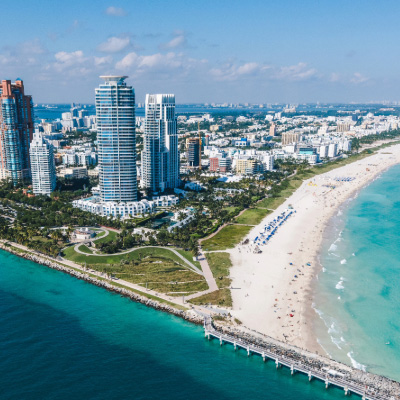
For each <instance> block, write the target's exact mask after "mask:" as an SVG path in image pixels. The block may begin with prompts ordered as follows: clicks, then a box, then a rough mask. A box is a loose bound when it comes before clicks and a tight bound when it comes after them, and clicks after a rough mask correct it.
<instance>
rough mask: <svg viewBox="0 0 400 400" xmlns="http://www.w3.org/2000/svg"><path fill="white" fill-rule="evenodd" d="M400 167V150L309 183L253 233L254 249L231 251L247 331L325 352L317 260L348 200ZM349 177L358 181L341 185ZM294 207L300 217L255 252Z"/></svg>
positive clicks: (239, 313)
mask: <svg viewBox="0 0 400 400" xmlns="http://www.w3.org/2000/svg"><path fill="white" fill-rule="evenodd" d="M397 163H400V145H394V146H391V147H388V148H385V149H382V150H380V151H379V152H378V153H376V154H374V155H372V156H369V157H366V158H364V159H362V160H360V161H355V162H354V163H351V164H348V165H346V166H343V167H340V168H337V169H334V170H332V171H330V172H327V173H325V174H322V175H318V176H316V177H314V178H312V179H309V180H306V181H304V183H303V184H302V186H301V187H300V188H299V189H298V190H297V191H296V192H295V193H294V194H293V195H292V196H291V197H290V198H289V199H287V200H286V201H285V202H284V203H283V204H282V205H281V206H280V207H278V209H277V210H276V211H274V212H273V213H272V214H270V215H268V216H267V217H266V218H265V219H264V220H263V221H262V222H261V223H260V224H259V225H258V226H256V227H255V228H253V229H252V230H251V231H250V233H249V234H248V235H247V237H246V238H249V240H250V244H248V245H238V246H236V247H235V248H234V249H232V250H230V251H229V252H230V254H231V259H232V264H233V267H232V268H231V278H232V287H233V288H234V289H232V297H233V311H232V314H233V315H234V316H235V317H237V318H238V319H240V320H241V321H242V323H243V325H244V326H245V327H247V328H250V329H253V330H256V331H258V332H261V333H263V334H267V335H269V336H272V337H274V338H277V339H280V340H283V341H287V342H288V343H291V344H294V345H296V346H298V347H300V348H304V349H307V350H310V351H314V352H315V351H318V352H319V353H320V354H321V353H323V350H322V348H320V346H319V345H318V343H317V341H316V338H315V335H314V334H313V332H312V325H313V324H312V321H313V318H315V317H316V314H315V312H314V310H313V309H312V307H311V304H312V297H311V285H312V281H313V278H314V277H315V275H316V274H317V273H318V272H319V268H320V266H319V265H318V263H317V262H316V260H317V256H318V252H319V251H320V246H321V242H322V238H323V233H324V229H325V228H326V227H327V224H328V223H329V220H330V218H331V217H332V216H333V215H334V214H335V213H336V212H337V208H338V207H339V206H340V205H341V204H342V203H343V202H344V201H345V200H346V199H349V198H350V197H352V196H355V195H356V193H357V192H358V191H359V190H360V189H361V188H362V187H363V186H365V185H367V184H368V183H369V182H370V181H372V180H373V179H374V178H376V177H377V176H378V175H379V174H380V173H382V172H383V171H384V170H386V169H387V168H389V167H390V166H392V165H395V164H397ZM343 177H348V178H354V179H353V180H351V181H337V180H336V178H343ZM333 187H335V188H333ZM289 205H291V206H292V207H293V209H294V210H295V211H296V213H295V214H294V215H292V216H290V217H289V218H288V219H287V221H286V222H285V223H284V224H283V225H282V226H280V227H279V228H278V230H277V233H276V234H275V235H274V236H273V237H272V239H271V240H270V241H269V243H268V244H266V245H263V246H261V247H260V249H261V250H262V253H261V254H255V253H253V249H254V247H255V245H254V239H255V237H256V236H258V235H259V233H260V232H261V231H263V230H264V226H265V225H266V224H268V223H269V222H270V221H272V220H273V219H274V218H276V217H277V216H278V215H279V214H281V213H282V212H283V211H284V210H285V209H287V208H288V207H289ZM290 263H292V264H293V265H290ZM307 263H311V266H307ZM295 275H296V276H297V277H295ZM291 315H292V316H291Z"/></svg>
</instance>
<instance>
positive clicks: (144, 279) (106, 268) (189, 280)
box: [64, 247, 208, 296]
mask: <svg viewBox="0 0 400 400" xmlns="http://www.w3.org/2000/svg"><path fill="white" fill-rule="evenodd" d="M64 257H65V258H66V259H68V260H71V261H74V262H76V263H78V264H81V265H84V264H85V262H86V265H87V267H89V268H92V269H94V270H97V271H100V272H104V273H106V274H108V275H114V276H115V277H117V278H119V279H124V280H126V281H128V282H132V283H136V284H138V285H141V286H144V287H146V285H147V288H148V289H152V290H155V291H158V292H161V293H168V294H170V295H173V296H174V295H176V296H182V295H188V294H191V293H196V292H199V291H202V290H206V289H208V285H207V282H206V280H205V279H204V277H203V276H202V275H198V274H196V273H195V272H193V271H191V270H189V269H188V268H187V265H186V264H185V263H184V261H182V260H181V259H180V258H179V257H178V256H177V255H175V254H174V253H172V252H171V251H169V250H168V249H158V248H150V247H149V248H143V249H138V250H137V251H134V252H131V253H128V254H122V255H114V256H113V255H109V256H104V257H102V256H96V255H83V254H79V253H76V252H75V250H74V248H73V247H68V248H67V249H64Z"/></svg>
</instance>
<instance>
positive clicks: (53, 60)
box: [0, 0, 400, 103]
mask: <svg viewBox="0 0 400 400" xmlns="http://www.w3.org/2000/svg"><path fill="white" fill-rule="evenodd" d="M399 11H400V2H399V1H394V0H393V1H392V0H381V1H374V0H363V1H360V0H346V1H344V0H319V1H317V0H315V1H314V0H313V1H311V0H302V1H300V0H298V1H293V0H287V1H283V0H282V1H278V0H273V1H272V0H264V1H259V0H248V1H237V0H230V1H227V0H212V1H209V0H201V1H197V0H192V1H189V0H186V1H180V0H169V1H167V0H164V1H160V0H146V1H144V0H142V1H136V0H131V1H127V0H126V1H111V0H107V1H106V0H96V1H87V0H79V1H77V0H69V1H64V2H59V1H54V0H52V1H50V0H36V1H27V0H13V1H12V2H11V1H8V2H4V4H2V7H1V15H2V23H1V24H0V78H1V79H12V80H14V79H15V78H17V77H21V78H22V79H24V81H25V86H26V89H27V92H28V93H30V94H32V95H33V96H34V101H35V102H72V101H75V102H94V88H95V87H96V86H97V85H98V84H99V82H100V79H99V78H98V76H99V75H102V74H124V75H128V76H129V79H128V82H129V83H130V84H131V85H132V86H133V87H134V88H135V90H136V95H137V101H138V102H143V101H144V96H145V94H146V93H175V94H176V98H177V102H179V103H184V102H186V103H191V102H225V101H226V102H251V103H253V102H262V103H273V102H287V103H298V102H316V101H321V102H353V101H354V102H368V101H377V100H396V101H398V100H400V80H399V67H398V65H399V61H400V41H399V33H400V29H399V22H398V19H399V17H398V16H399Z"/></svg>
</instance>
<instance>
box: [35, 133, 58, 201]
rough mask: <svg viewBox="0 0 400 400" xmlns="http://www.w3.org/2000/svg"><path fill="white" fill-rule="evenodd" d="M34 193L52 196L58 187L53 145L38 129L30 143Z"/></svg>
mask: <svg viewBox="0 0 400 400" xmlns="http://www.w3.org/2000/svg"><path fill="white" fill-rule="evenodd" d="M30 160H31V170H32V186H33V193H35V194H45V195H47V196H50V194H51V192H52V191H53V190H54V189H55V188H56V166H55V162H54V149H53V146H52V145H51V144H50V143H48V142H47V141H45V140H44V139H43V136H42V134H41V133H40V132H39V131H38V130H37V131H35V133H34V134H33V139H32V142H31V145H30Z"/></svg>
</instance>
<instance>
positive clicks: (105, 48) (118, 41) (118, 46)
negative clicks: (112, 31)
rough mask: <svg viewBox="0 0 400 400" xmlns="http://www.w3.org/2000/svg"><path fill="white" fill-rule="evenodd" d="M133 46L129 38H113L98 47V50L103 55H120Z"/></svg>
mask: <svg viewBox="0 0 400 400" xmlns="http://www.w3.org/2000/svg"><path fill="white" fill-rule="evenodd" d="M130 44H131V40H130V39H129V37H127V36H125V37H117V36H112V37H110V38H108V39H107V40H106V41H105V42H103V43H101V44H99V45H98V46H97V50H99V51H101V52H103V53H118V52H120V51H122V50H124V49H126V48H127V47H128V46H129V45H130Z"/></svg>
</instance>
